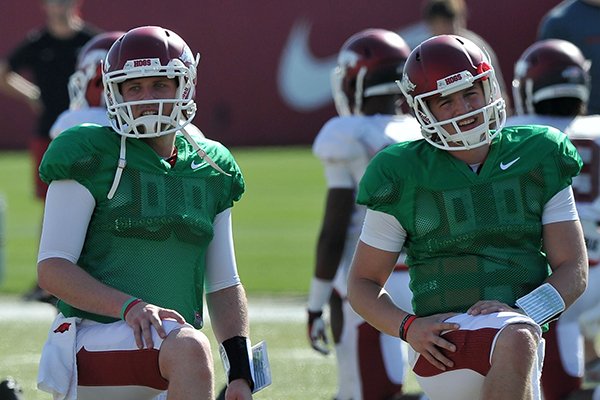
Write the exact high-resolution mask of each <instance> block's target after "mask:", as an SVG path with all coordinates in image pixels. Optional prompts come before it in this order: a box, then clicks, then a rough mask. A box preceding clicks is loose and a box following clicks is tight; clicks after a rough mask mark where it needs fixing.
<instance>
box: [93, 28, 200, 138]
mask: <svg viewBox="0 0 600 400" xmlns="http://www.w3.org/2000/svg"><path fill="white" fill-rule="evenodd" d="M199 59H200V55H199V54H198V55H197V56H196V57H194V55H193V54H192V51H191V50H190V48H189V47H188V45H187V44H186V43H185V42H184V40H183V39H182V38H181V37H180V36H179V35H177V34H176V33H175V32H173V31H170V30H168V29H165V28H161V27H158V26H143V27H139V28H135V29H132V30H130V31H128V32H127V33H126V34H125V35H123V36H121V37H120V38H119V39H118V40H117V41H116V42H115V43H114V44H113V46H112V47H111V48H110V50H109V51H108V54H107V56H106V60H105V62H104V65H103V70H102V76H103V80H104V96H105V99H106V107H107V109H108V115H109V117H110V119H111V124H112V127H113V128H114V129H115V130H116V131H117V132H118V133H119V134H120V135H123V136H127V137H135V138H143V137H156V136H162V135H167V134H170V133H173V132H176V131H178V130H180V129H182V128H183V127H184V126H185V125H187V124H189V123H190V122H191V121H192V119H193V118H194V115H195V114H196V103H195V102H194V94H195V85H196V67H197V65H198V61H199ZM156 76H165V77H167V78H170V79H176V80H177V93H176V95H175V96H174V98H172V99H150V100H139V101H128V102H125V101H124V100H123V96H122V94H121V91H120V84H121V83H123V82H124V81H126V80H128V79H136V78H145V77H156ZM144 104H158V105H159V112H158V114H156V115H142V116H140V117H137V118H135V117H134V115H133V113H132V106H137V105H144ZM167 104H171V105H172V106H173V109H172V111H171V113H169V115H163V110H164V109H165V105H167Z"/></svg>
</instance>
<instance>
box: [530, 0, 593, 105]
mask: <svg viewBox="0 0 600 400" xmlns="http://www.w3.org/2000/svg"><path fill="white" fill-rule="evenodd" d="M599 21H600V0H565V1H563V2H561V3H560V4H558V5H557V6H556V7H554V8H553V9H551V10H550V11H549V12H548V13H547V14H546V16H545V17H544V18H543V19H542V21H541V23H540V26H539V32H538V39H564V40H567V41H569V42H571V43H573V44H574V45H576V46H577V47H579V49H580V50H581V52H582V53H583V55H584V56H585V57H586V58H587V59H588V60H590V61H591V62H592V65H591V68H590V76H591V80H592V87H591V92H590V99H589V103H588V106H587V108H588V113H589V114H600V23H598V22H599Z"/></svg>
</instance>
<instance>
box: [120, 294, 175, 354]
mask: <svg viewBox="0 0 600 400" xmlns="http://www.w3.org/2000/svg"><path fill="white" fill-rule="evenodd" d="M163 319H174V320H175V321H177V322H179V323H180V324H184V323H185V319H184V318H183V317H182V316H181V314H179V313H178V312H177V311H175V310H170V309H168V308H162V307H159V306H156V305H154V304H150V303H146V302H143V301H142V302H139V303H138V304H136V305H134V306H133V307H132V308H131V309H130V310H129V311H128V312H127V314H126V315H125V322H127V324H128V325H129V326H131V329H133V335H134V336H135V343H136V344H137V346H138V348H139V349H143V348H144V344H145V345H146V346H145V347H146V348H148V349H151V348H153V347H154V341H153V340H152V329H151V327H152V326H154V328H155V329H156V331H157V332H158V336H160V337H161V338H162V339H164V338H166V337H167V334H166V332H165V329H164V328H163V325H162V320H163Z"/></svg>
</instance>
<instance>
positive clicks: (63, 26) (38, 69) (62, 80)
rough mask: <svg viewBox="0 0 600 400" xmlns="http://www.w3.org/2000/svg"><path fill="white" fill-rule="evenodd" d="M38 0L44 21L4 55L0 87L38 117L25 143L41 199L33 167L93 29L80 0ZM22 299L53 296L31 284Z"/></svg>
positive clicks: (64, 106) (63, 103) (66, 102)
mask: <svg viewBox="0 0 600 400" xmlns="http://www.w3.org/2000/svg"><path fill="white" fill-rule="evenodd" d="M39 1H40V2H41V6H42V8H43V9H44V12H45V15H46V25H45V26H44V27H43V28H40V29H39V30H36V31H34V32H31V33H30V34H29V35H28V36H27V38H26V39H25V40H24V41H23V42H22V43H21V44H19V45H18V46H17V47H16V48H15V49H14V50H13V51H12V52H11V54H9V55H8V56H7V57H6V59H3V60H0V89H1V90H2V92H4V93H6V94H8V95H10V96H13V97H15V98H16V99H19V100H21V101H23V102H25V103H27V104H29V106H30V107H31V109H32V112H33V113H35V114H36V115H37V117H38V120H37V129H36V131H35V133H34V135H33V138H32V140H31V142H30V145H29V147H30V152H31V155H32V158H33V166H34V182H35V194H36V196H37V197H38V198H39V199H41V200H43V199H44V198H45V196H46V190H47V185H46V184H45V183H43V182H42V181H41V180H40V179H39V176H38V166H39V164H40V162H41V159H42V155H43V154H44V152H45V151H46V148H47V147H48V144H49V143H50V137H49V133H50V127H51V126H52V124H53V123H54V121H55V120H56V117H57V116H58V115H59V114H60V113H61V112H62V111H63V110H66V109H67V108H68V107H69V95H68V93H67V82H68V81H69V77H70V76H71V74H72V73H73V72H74V70H75V60H76V57H77V53H78V52H79V49H81V47H82V46H83V45H84V44H85V43H86V42H87V41H88V40H90V39H91V38H92V37H93V36H94V35H95V34H96V33H98V30H97V29H96V28H94V27H92V26H89V25H88V24H87V23H86V22H85V21H83V20H82V18H81V16H80V6H81V0H39ZM21 71H27V72H28V73H29V74H30V75H31V76H32V77H33V82H31V81H29V80H27V79H26V78H25V77H23V76H22V75H20V74H19V73H20V72H21ZM21 133H22V134H26V133H23V132H21ZM26 299H29V300H41V301H48V302H53V297H52V296H49V295H48V293H46V292H45V291H43V290H41V289H40V288H39V287H38V286H37V285H36V286H35V287H34V288H33V290H32V291H31V292H30V293H28V294H27V295H26Z"/></svg>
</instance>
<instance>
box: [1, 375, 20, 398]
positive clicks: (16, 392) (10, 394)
mask: <svg viewBox="0 0 600 400" xmlns="http://www.w3.org/2000/svg"><path fill="white" fill-rule="evenodd" d="M0 400H24V397H23V389H21V386H20V385H19V384H18V383H17V381H15V380H14V378H12V377H10V376H9V377H7V378H6V379H5V380H3V381H2V382H0Z"/></svg>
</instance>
